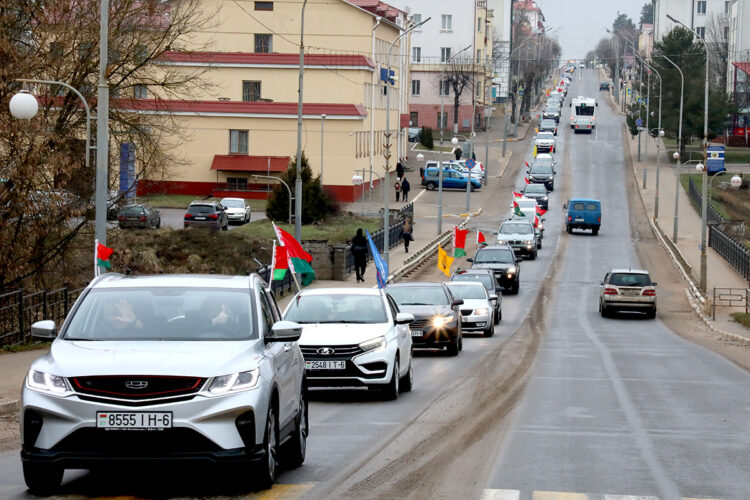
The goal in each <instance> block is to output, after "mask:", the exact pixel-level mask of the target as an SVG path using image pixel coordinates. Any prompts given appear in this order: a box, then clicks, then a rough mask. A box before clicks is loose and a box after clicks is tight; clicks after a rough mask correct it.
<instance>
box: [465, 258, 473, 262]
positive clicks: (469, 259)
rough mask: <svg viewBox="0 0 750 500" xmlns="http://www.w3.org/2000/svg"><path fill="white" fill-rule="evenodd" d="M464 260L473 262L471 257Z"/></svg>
mask: <svg viewBox="0 0 750 500" xmlns="http://www.w3.org/2000/svg"><path fill="white" fill-rule="evenodd" d="M466 262H474V259H472V258H471V257H469V258H468V259H466Z"/></svg>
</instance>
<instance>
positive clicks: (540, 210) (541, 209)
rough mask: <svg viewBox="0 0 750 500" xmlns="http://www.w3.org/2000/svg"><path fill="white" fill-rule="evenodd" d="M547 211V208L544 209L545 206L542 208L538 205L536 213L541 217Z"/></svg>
mask: <svg viewBox="0 0 750 500" xmlns="http://www.w3.org/2000/svg"><path fill="white" fill-rule="evenodd" d="M546 213H547V211H546V210H544V209H543V208H540V207H539V206H537V207H536V214H537V215H538V216H539V217H541V216H542V215H544V214H546Z"/></svg>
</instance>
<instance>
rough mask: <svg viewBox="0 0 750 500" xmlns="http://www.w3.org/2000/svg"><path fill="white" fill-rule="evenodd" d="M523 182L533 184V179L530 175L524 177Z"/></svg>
mask: <svg viewBox="0 0 750 500" xmlns="http://www.w3.org/2000/svg"><path fill="white" fill-rule="evenodd" d="M523 182H525V183H526V184H531V181H530V180H529V178H528V177H524V178H523Z"/></svg>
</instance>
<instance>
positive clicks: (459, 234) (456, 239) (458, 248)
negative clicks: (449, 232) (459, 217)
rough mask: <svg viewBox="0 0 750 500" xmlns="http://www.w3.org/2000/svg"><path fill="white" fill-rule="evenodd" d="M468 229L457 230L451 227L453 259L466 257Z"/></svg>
mask: <svg viewBox="0 0 750 500" xmlns="http://www.w3.org/2000/svg"><path fill="white" fill-rule="evenodd" d="M467 234H469V230H468V229H459V228H458V227H457V226H453V257H454V258H455V257H463V256H465V255H466V235H467Z"/></svg>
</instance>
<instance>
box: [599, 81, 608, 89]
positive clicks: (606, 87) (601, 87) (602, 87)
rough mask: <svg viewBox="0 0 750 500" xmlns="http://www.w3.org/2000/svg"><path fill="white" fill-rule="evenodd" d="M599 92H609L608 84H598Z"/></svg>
mask: <svg viewBox="0 0 750 500" xmlns="http://www.w3.org/2000/svg"><path fill="white" fill-rule="evenodd" d="M599 90H606V91H609V82H599Z"/></svg>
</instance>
